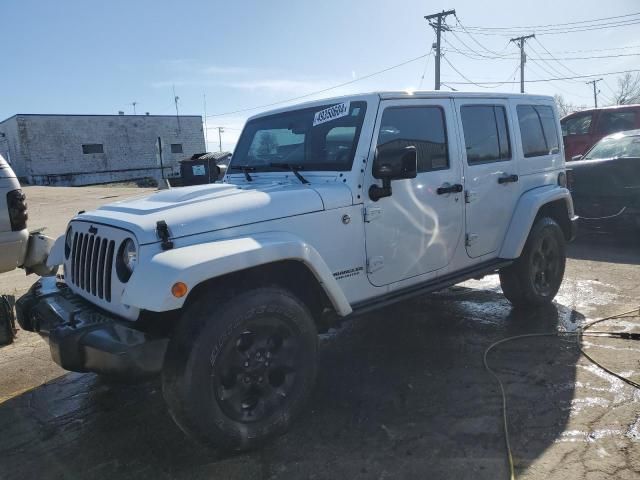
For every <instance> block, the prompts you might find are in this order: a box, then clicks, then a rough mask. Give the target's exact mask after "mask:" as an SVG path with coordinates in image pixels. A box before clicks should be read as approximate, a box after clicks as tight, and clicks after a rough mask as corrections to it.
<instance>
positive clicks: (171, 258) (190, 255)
mask: <svg viewBox="0 0 640 480" xmlns="http://www.w3.org/2000/svg"><path fill="white" fill-rule="evenodd" d="M280 260H298V261H301V262H303V263H304V264H305V265H306V266H307V267H308V268H309V270H310V271H311V272H312V273H313V274H314V276H315V277H316V279H317V280H318V282H319V283H320V284H321V285H322V288H323V289H324V291H325V292H326V294H327V296H328V297H329V299H330V301H331V303H332V304H333V307H334V308H335V310H336V312H337V313H338V315H341V316H344V315H348V314H349V313H351V305H350V304H349V302H348V300H347V298H346V297H345V295H344V293H343V291H342V289H341V288H340V286H339V285H338V283H337V282H336V280H335V278H334V277H333V274H332V273H331V270H330V269H329V267H328V266H327V265H326V263H325V262H324V260H323V259H322V257H321V256H320V254H319V253H318V252H317V251H316V249H315V248H313V247H312V246H311V245H309V244H307V243H306V242H304V241H303V240H302V239H301V238H299V237H297V236H295V235H292V234H290V233H286V232H266V233H260V234H256V235H251V236H247V237H239V238H231V239H224V240H219V241H215V242H210V243H204V244H198V245H191V246H188V247H182V248H176V249H173V250H167V251H164V252H160V253H157V254H155V255H154V256H153V257H152V258H151V259H149V260H148V261H145V262H141V263H140V264H139V265H138V268H136V269H135V271H134V272H133V275H132V276H131V278H130V280H129V282H128V284H127V286H126V288H125V291H124V293H123V296H122V302H123V303H124V304H126V305H130V306H134V307H137V308H140V309H145V310H151V311H154V312H164V311H167V310H175V309H178V308H181V307H182V305H183V304H184V301H185V299H186V296H185V297H182V298H176V297H174V296H173V295H172V294H171V287H172V285H173V284H174V283H176V282H184V283H185V284H187V286H188V287H189V291H191V290H193V288H195V287H196V286H197V285H198V284H200V283H202V282H204V281H206V280H209V279H211V278H215V277H219V276H222V275H225V274H228V273H232V272H237V271H240V270H245V269H247V268H251V267H256V266H258V265H265V264H267V263H273V262H277V261H280Z"/></svg>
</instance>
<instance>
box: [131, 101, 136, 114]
mask: <svg viewBox="0 0 640 480" xmlns="http://www.w3.org/2000/svg"><path fill="white" fill-rule="evenodd" d="M137 104H138V102H136V101H135V100H134V101H133V102H131V103H130V105H133V114H134V115H135V114H136V105H137Z"/></svg>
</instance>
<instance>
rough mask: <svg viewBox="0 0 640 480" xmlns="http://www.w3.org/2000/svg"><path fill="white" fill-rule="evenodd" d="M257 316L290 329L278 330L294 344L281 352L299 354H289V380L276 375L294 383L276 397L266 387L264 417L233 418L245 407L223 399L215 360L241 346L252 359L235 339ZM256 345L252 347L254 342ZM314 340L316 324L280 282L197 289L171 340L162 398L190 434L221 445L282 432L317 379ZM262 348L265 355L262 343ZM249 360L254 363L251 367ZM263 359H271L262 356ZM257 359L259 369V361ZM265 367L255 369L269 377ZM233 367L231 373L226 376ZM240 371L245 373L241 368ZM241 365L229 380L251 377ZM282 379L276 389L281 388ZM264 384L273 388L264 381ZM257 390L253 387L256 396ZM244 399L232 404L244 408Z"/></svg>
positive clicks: (222, 361)
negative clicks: (220, 290)
mask: <svg viewBox="0 0 640 480" xmlns="http://www.w3.org/2000/svg"><path fill="white" fill-rule="evenodd" d="M261 322H262V323H270V322H275V324H276V325H279V324H282V325H283V327H282V328H283V329H284V330H283V331H288V332H290V335H289V336H286V335H285V336H284V338H286V339H287V340H286V341H284V340H283V341H282V343H281V345H289V344H290V343H291V344H292V345H294V347H286V350H287V352H289V351H296V352H298V351H299V356H297V357H296V359H297V361H296V362H294V363H296V365H295V373H293V374H292V375H293V379H294V380H293V381H289V380H283V381H282V385H285V384H287V385H292V386H291V390H290V391H288V392H287V395H286V396H283V394H282V393H278V395H280V396H275V397H274V396H273V394H272V396H271V397H269V409H275V410H274V411H272V412H271V413H269V409H268V408H267V407H266V405H267V402H266V400H265V401H264V404H263V405H262V413H264V416H263V418H262V417H256V418H255V419H254V420H253V421H250V420H251V419H249V420H247V419H243V418H235V417H237V416H238V415H243V414H244V415H246V414H247V411H245V410H242V412H241V413H240V414H236V412H235V411H234V412H231V413H230V408H231V407H229V406H228V405H227V404H226V403H225V402H226V401H227V400H224V399H221V396H220V394H219V392H220V391H222V390H220V389H223V388H225V387H224V386H222V385H221V384H222V383H224V382H225V381H227V380H225V378H226V376H227V374H225V373H220V368H222V366H224V365H227V364H228V362H231V361H232V360H234V359H235V356H236V355H240V354H241V355H247V356H248V357H249V356H250V357H251V358H252V359H254V360H255V357H256V356H257V353H255V355H254V353H251V352H249V353H247V352H248V351H247V352H245V351H243V352H241V353H239V351H240V350H239V349H240V342H242V341H244V340H242V339H243V338H244V337H245V336H246V335H247V329H249V330H251V329H254V331H258V330H259V328H263V327H261V326H260V325H261ZM256 325H257V326H256ZM261 335H263V334H261ZM254 336H257V334H256V335H254ZM289 339H291V341H290V340H289ZM256 345H257V343H256ZM256 345H253V346H252V348H253V347H255V349H256V350H258V346H256ZM260 345H263V344H260ZM295 345H297V347H295ZM234 348H235V349H236V350H234ZM317 348H318V336H317V331H316V327H315V324H314V321H313V318H312V316H311V314H310V313H309V310H308V309H307V307H306V306H305V305H304V303H302V302H301V301H300V300H299V299H298V298H296V297H295V296H294V295H293V294H292V293H290V292H289V291H287V290H285V289H283V288H279V287H262V288H256V289H253V290H248V291H244V292H242V293H240V294H238V295H235V296H234V295H233V294H232V293H230V292H228V293H227V294H224V295H219V296H217V297H212V296H207V295H201V296H200V298H198V299H197V300H195V301H194V302H193V303H192V304H191V305H190V306H188V307H187V308H186V311H185V312H184V314H183V315H182V318H181V320H180V323H179V324H178V326H177V328H176V331H175V332H174V335H173V336H172V338H171V340H170V342H169V346H168V349H167V354H166V357H165V364H164V367H163V372H162V386H163V394H164V398H165V400H166V402H167V404H168V406H169V410H170V412H171V415H172V416H173V418H174V420H175V421H176V423H177V424H178V425H179V426H180V428H181V429H182V430H183V431H184V432H185V433H186V434H187V435H188V436H190V437H191V438H193V439H195V440H197V441H199V442H201V443H204V444H207V445H209V446H213V447H218V448H221V449H224V450H231V451H244V450H250V449H253V448H256V447H258V446H259V445H261V444H263V443H264V442H265V441H266V440H268V439H270V438H272V437H274V436H276V435H279V434H282V433H284V432H285V431H286V430H287V429H288V427H289V426H290V424H291V423H292V421H293V420H294V419H295V417H296V416H297V415H298V414H299V413H300V411H301V409H302V408H303V406H304V404H305V402H306V400H307V398H308V397H309V395H310V393H311V391H312V388H313V385H314V383H315V377H316V369H317ZM262 351H263V358H264V357H265V356H266V353H265V352H267V349H262ZM283 351H284V350H283ZM225 352H226V353H225ZM229 352H231V353H229ZM252 352H253V350H252ZM281 353H282V352H280V354H281ZM278 355H279V353H274V354H273V356H272V357H271V360H272V363H274V364H275V363H277V358H278ZM230 358H231V359H232V360H229V359H230ZM243 358H244V357H243ZM254 360H252V362H253V361H254ZM234 361H235V360H234ZM241 362H242V363H243V365H242V366H248V363H249V362H248V361H247V363H244V359H243V360H242V361H241ZM255 365H257V364H255ZM255 365H254V364H253V363H252V368H253V367H254V366H255ZM266 365H267V366H268V367H271V368H273V367H274V365H269V364H268V363H266ZM258 367H259V368H263V369H264V368H265V364H264V362H263V364H260V365H258ZM267 370H269V369H265V370H260V371H264V372H266V375H265V377H266V378H267V379H268V381H269V382H271V379H270V377H269V375H271V373H269V372H267ZM235 371H236V370H234V372H233V373H232V374H230V375H231V376H232V377H233V375H235ZM241 372H244V373H246V369H245V370H241ZM244 373H241V374H240V375H241V376H238V377H237V378H236V380H237V379H238V378H242V380H238V382H233V385H234V387H233V388H240V387H243V388H244V387H246V385H243V384H244V383H248V382H249V380H247V378H246V377H249V376H250V375H249V374H247V375H244ZM252 373H253V372H252ZM287 375H289V373H287V374H285V378H288V377H287ZM260 378H262V376H261V377H260ZM254 381H256V382H257V379H256V378H252V379H251V382H252V383H251V386H250V387H249V388H254V384H253V382H254ZM285 382H287V383H285ZM282 385H281V389H284V386H282ZM264 386H265V384H263V383H261V385H260V386H258V385H257V384H256V385H255V387H256V388H260V387H264ZM267 386H268V387H269V388H274V389H275V388H276V387H272V385H270V384H269V385H267ZM255 391H257V390H255ZM255 391H254V390H252V392H253V396H254V397H255V396H256V394H255ZM269 391H270V392H271V391H272V390H269ZM234 398H235V397H234ZM274 398H275V400H274ZM244 402H245V401H243V402H241V407H238V408H241V409H244V408H245V403H244ZM234 405H235V404H234ZM274 405H275V406H274ZM256 408H257V407H256ZM249 414H250V412H249Z"/></svg>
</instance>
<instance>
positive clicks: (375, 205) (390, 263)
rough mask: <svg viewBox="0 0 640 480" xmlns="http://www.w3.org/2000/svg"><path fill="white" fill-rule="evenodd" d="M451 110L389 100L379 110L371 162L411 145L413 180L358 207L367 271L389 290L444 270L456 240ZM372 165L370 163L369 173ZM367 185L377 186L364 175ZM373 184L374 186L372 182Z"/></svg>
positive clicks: (458, 220) (457, 173) (439, 104)
mask: <svg viewBox="0 0 640 480" xmlns="http://www.w3.org/2000/svg"><path fill="white" fill-rule="evenodd" d="M451 113H452V103H451V100H449V99H441V100H436V99H434V100H411V101H407V100H402V101H395V100H388V101H383V102H382V103H381V105H380V112H379V114H378V119H377V121H376V129H375V134H374V138H373V142H374V145H373V148H372V149H371V151H372V154H371V155H372V156H373V155H375V154H376V153H375V152H376V151H382V150H383V149H397V148H400V147H406V146H410V145H413V146H415V147H416V150H417V157H418V174H417V176H416V178H414V179H409V180H396V181H392V182H391V189H392V194H391V196H390V197H386V198H382V199H380V200H378V201H377V202H374V201H372V200H368V201H367V202H365V212H366V214H365V234H366V249H367V271H368V276H369V280H370V282H371V283H372V284H373V285H376V286H382V285H388V284H391V283H394V282H398V281H400V280H406V279H410V278H412V277H417V276H418V275H421V274H424V273H428V272H433V271H435V270H438V269H441V268H443V267H445V266H447V265H448V264H449V262H450V261H451V259H452V257H453V254H454V252H455V250H456V246H457V244H458V241H459V239H460V235H461V233H462V223H463V211H464V209H463V204H464V200H463V194H462V172H461V169H460V164H459V151H458V146H457V143H456V140H455V139H456V129H455V119H454V118H453V115H452V114H451ZM372 164H373V158H370V159H369V162H368V165H369V168H371V165H372ZM368 178H370V179H371V181H370V183H374V182H376V181H375V180H373V179H372V177H371V176H370V172H369V177H368ZM376 183H379V182H376Z"/></svg>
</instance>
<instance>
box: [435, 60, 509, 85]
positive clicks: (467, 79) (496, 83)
mask: <svg viewBox="0 0 640 480" xmlns="http://www.w3.org/2000/svg"><path fill="white" fill-rule="evenodd" d="M442 58H443V59H444V61H445V62H447V64H448V65H449V66H450V67H451V68H452V69H453V70H454V71H455V72H456V73H457V74H458V75H460V76H461V77H462V78H464V79H465V80H466V81H467V82H469V83H471V84H473V85H476V86H478V87H481V88H496V87H499V86H500V85H504V84H505V83H509V82H506V81H505V82H492V85H491V86H486V85H481V84H479V83H476V82H474V81H472V80H470V79H469V78H467V77H466V76H465V75H464V74H463V73H462V72H461V71H460V70H458V69H457V68H456V67H454V66H453V64H452V63H451V62H450V61H449V59H448V58H447V57H442ZM517 71H518V67H516V69H515V70H514V73H515V72H517ZM512 75H513V74H511V75H509V77H508V78H511V76H512ZM447 83H461V82H449V81H448V82H447Z"/></svg>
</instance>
